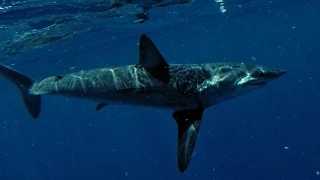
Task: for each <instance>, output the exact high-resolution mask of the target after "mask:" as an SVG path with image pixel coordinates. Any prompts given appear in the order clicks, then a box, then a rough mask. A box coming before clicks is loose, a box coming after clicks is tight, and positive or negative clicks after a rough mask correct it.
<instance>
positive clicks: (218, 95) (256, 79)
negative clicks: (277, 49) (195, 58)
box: [198, 63, 286, 107]
mask: <svg viewBox="0 0 320 180" xmlns="http://www.w3.org/2000/svg"><path fill="white" fill-rule="evenodd" d="M210 71H211V73H210V74H211V78H209V79H208V80H206V81H204V82H203V83H202V84H200V85H199V86H198V92H199V94H200V97H201V101H202V104H203V105H204V107H209V106H212V105H214V104H217V103H219V102H222V101H226V100H229V99H233V98H235V97H238V96H241V95H244V94H247V93H249V92H251V91H254V90H257V89H260V88H262V87H264V86H266V85H267V84H268V83H270V82H271V81H274V80H276V79H278V78H279V77H280V76H282V75H284V74H285V73H286V71H285V70H282V69H277V68H272V67H266V66H259V65H252V64H245V63H221V64H212V65H211V70H210Z"/></svg>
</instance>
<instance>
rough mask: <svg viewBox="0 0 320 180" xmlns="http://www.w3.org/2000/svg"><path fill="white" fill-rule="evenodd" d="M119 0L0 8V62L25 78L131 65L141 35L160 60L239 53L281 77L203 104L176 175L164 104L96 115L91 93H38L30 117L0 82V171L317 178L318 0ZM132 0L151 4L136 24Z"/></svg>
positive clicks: (18, 175) (35, 175) (11, 175)
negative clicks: (36, 112) (36, 114)
mask: <svg viewBox="0 0 320 180" xmlns="http://www.w3.org/2000/svg"><path fill="white" fill-rule="evenodd" d="M3 2H4V1H3ZM91 2H94V3H93V4H94V5H91V6H89V4H88V3H91ZM119 2H120V1H119ZM10 3H11V5H12V1H6V4H5V5H3V6H1V7H3V8H4V7H8V6H9V5H10ZM121 3H122V5H123V6H121V7H119V8H116V9H114V7H112V8H111V10H110V9H108V8H109V7H111V6H112V5H113V6H114V3H113V4H112V3H111V4H110V3H108V6H107V5H106V4H104V2H103V1H84V2H80V1H78V3H71V1H57V4H52V3H49V2H48V3H47V4H46V3H43V6H40V5H39V3H37V2H36V1H30V2H29V3H26V4H23V3H22V2H21V3H20V4H18V5H14V6H12V7H10V8H11V9H9V8H8V9H5V10H0V27H1V29H0V31H1V33H0V38H1V39H0V41H1V48H0V52H1V56H2V59H1V61H2V63H3V64H6V65H12V67H14V68H15V69H18V70H20V71H22V72H24V73H26V74H28V75H29V76H31V77H33V78H35V79H41V78H44V77H46V76H49V75H56V74H62V73H66V72H73V71H78V70H82V69H90V68H99V67H104V66H117V65H124V64H134V63H136V61H137V57H138V53H137V49H138V47H137V41H138V38H139V35H140V34H141V33H146V34H148V35H149V36H150V37H151V38H152V39H153V41H154V42H155V43H156V44H157V46H158V48H159V50H160V51H161V52H162V54H163V56H164V57H165V58H166V60H167V61H168V62H169V63H203V62H219V61H226V60H228V61H235V62H250V63H257V64H263V65H268V66H275V67H279V68H283V69H286V70H287V74H286V75H285V76H284V77H282V78H281V79H279V80H277V81H275V82H273V83H271V84H270V85H268V86H267V87H265V88H263V89H261V90H258V91H256V92H253V93H251V94H248V95H246V96H243V97H241V98H238V99H234V100H232V101H228V102H225V103H223V104H220V105H217V106H215V107H212V108H210V109H207V110H206V111H205V113H204V117H203V122H202V125H201V129H200V134H199V138H198V141H197V145H196V148H195V153H194V157H193V158H192V161H191V163H190V166H189V168H188V169H187V171H186V172H185V173H183V174H181V173H179V171H178V168H177V162H176V141H177V139H176V137H177V127H176V124H175V122H174V120H173V119H172V116H171V112H170V111H166V110H158V109H149V108H138V107H127V106H109V107H107V108H105V109H104V110H102V111H100V112H95V105H96V104H95V103H92V102H87V101H82V100H78V99H70V98H65V97H56V96H45V97H44V98H43V103H42V112H41V115H40V118H39V119H38V120H32V119H31V118H30V117H29V115H28V114H27V112H26V110H25V109H24V107H23V105H22V102H21V98H20V96H19V92H18V91H17V89H16V88H14V87H13V86H12V85H11V84H10V83H9V82H7V81H5V80H4V79H1V84H0V88H1V96H0V99H1V101H0V107H1V108H0V114H1V116H0V117H1V118H0V180H13V179H14V180H42V179H43V180H47V179H53V180H62V179H65V180H71V179H77V180H82V179H86V180H87V179H97V180H98V179H108V180H109V179H159V180H160V179H161V180H162V179H183V180H194V179H196V180H199V179H201V180H205V179H208V180H213V179H215V180H234V179H235V180H242V179H246V180H247V179H248V180H258V179H259V180H313V179H315V180H316V179H320V175H317V172H320V118H319V117H320V116H319V109H320V80H319V77H320V72H319V70H318V69H319V66H320V21H319V18H320V3H319V2H318V1H315V0H314V1H313V0H309V1H307V0H305V1H302V0H300V1H294V0H291V1H290V0H283V1H274V2H272V3H270V2H269V1H268V2H267V1H262V0H261V1H246V0H242V1H241V0H239V1H236V0H230V1H227V0H225V2H224V6H225V7H224V8H225V9H226V10H227V11H226V12H225V13H221V11H220V7H219V6H221V4H220V5H219V3H216V2H215V1H204V0H201V1H189V2H183V3H181V2H179V1H165V3H166V5H165V6H164V5H161V3H162V4H163V2H160V1H159V2H156V3H155V2H144V1H133V2H121ZM141 3H144V4H146V3H147V4H149V6H151V8H149V9H148V10H147V11H146V12H147V13H148V17H149V19H148V20H146V21H144V22H143V23H140V22H135V21H136V20H137V19H138V20H139V18H137V16H136V15H137V14H139V13H141V12H142V9H143V8H141V7H143V6H142V5H141ZM36 5H37V6H36ZM89 7H91V8H89ZM115 14H122V15H121V16H120V15H119V16H116V15H115ZM111 15H113V17H112V18H111ZM106 16H108V18H104V17H106ZM53 21H54V22H53Z"/></svg>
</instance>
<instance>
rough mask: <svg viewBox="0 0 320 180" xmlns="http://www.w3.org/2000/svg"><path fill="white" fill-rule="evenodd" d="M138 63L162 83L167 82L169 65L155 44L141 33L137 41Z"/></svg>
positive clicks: (168, 79)
mask: <svg viewBox="0 0 320 180" xmlns="http://www.w3.org/2000/svg"><path fill="white" fill-rule="evenodd" d="M139 65H140V66H142V67H143V68H145V69H146V70H147V71H148V72H149V73H150V74H152V76H153V77H154V78H156V79H158V80H159V81H161V82H163V83H169V81H170V76H169V65H168V63H167V62H166V61H165V60H164V58H163V57H162V55H161V54H160V52H159V50H158V49H157V47H156V45H155V44H154V43H153V42H152V41H151V39H150V38H149V37H148V36H146V35H144V34H143V35H141V37H140V42H139Z"/></svg>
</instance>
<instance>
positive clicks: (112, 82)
mask: <svg viewBox="0 0 320 180" xmlns="http://www.w3.org/2000/svg"><path fill="white" fill-rule="evenodd" d="M285 73H286V71H284V70H282V69H277V68H271V67H265V66H259V65H253V64H245V63H231V62H230V63H207V64H170V65H169V64H168V63H167V62H166V61H165V59H164V58H163V56H162V55H161V54H160V52H159V50H158V49H157V47H156V46H155V44H154V43H153V42H152V41H151V39H150V38H149V37H148V36H146V35H142V36H141V37H140V42H139V62H138V63H137V64H135V65H127V66H122V67H115V68H100V69H93V70H87V71H80V72H75V73H70V74H66V75H58V76H52V77H48V78H45V79H43V80H41V81H35V80H33V79H31V78H29V77H28V76H26V75H24V74H22V73H20V72H18V71H16V70H14V69H11V68H10V67H8V66H4V65H0V75H1V76H3V77H5V78H7V79H8V80H10V81H11V82H12V83H13V84H14V85H15V86H16V87H18V89H19V90H20V92H21V95H22V98H23V102H24V104H25V106H26V108H27V110H28V112H29V114H30V115H31V116H32V117H33V118H34V119H36V118H38V116H39V114H40V108H41V95H44V94H54V95H62V96H70V97H76V98H81V99H87V100H91V101H94V102H97V103H98V105H97V107H96V110H100V109H102V108H104V107H106V106H107V105H112V104H125V105H135V106H149V107H155V108H164V109H169V110H171V111H173V114H172V116H173V118H174V119H175V121H176V123H177V125H178V147H177V158H178V167H179V170H180V172H184V171H185V170H186V169H187V167H188V165H189V163H190V160H191V157H192V153H193V150H194V147H195V143H196V140H197V135H198V132H199V128H200V124H201V120H202V114H203V112H204V110H205V109H207V108H209V107H211V106H214V105H215V104H218V103H221V102H224V101H227V100H229V99H233V98H235V97H238V96H241V95H243V94H246V93H248V92H251V91H253V90H256V89H259V88H262V87H264V86H265V85H267V84H268V83H269V82H271V81H273V80H275V79H278V78H279V77H280V76H282V75H284V74H285Z"/></svg>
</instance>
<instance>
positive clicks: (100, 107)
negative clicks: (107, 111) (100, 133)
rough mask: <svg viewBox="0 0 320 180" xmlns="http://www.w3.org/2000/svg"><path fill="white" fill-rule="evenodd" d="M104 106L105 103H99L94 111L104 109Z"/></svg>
mask: <svg viewBox="0 0 320 180" xmlns="http://www.w3.org/2000/svg"><path fill="white" fill-rule="evenodd" d="M106 106H108V104H107V103H99V104H98V105H97V107H96V111H99V110H100V109H102V108H104V107H106Z"/></svg>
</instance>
